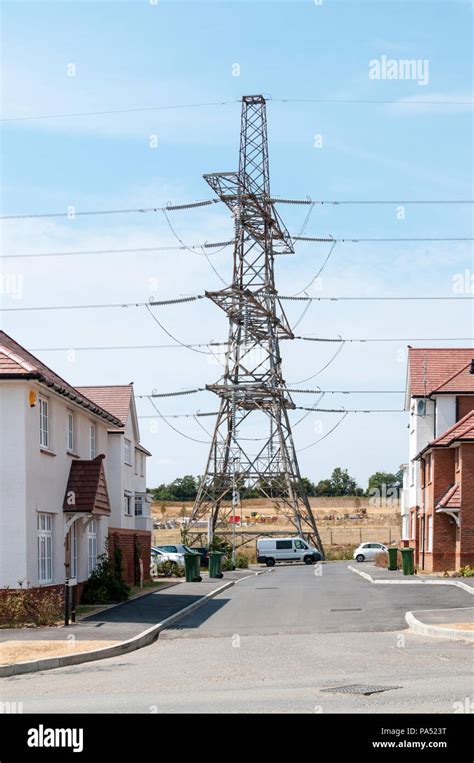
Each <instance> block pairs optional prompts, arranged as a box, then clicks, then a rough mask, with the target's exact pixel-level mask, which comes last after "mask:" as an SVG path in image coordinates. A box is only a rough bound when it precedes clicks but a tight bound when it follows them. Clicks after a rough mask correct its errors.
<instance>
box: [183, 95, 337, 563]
mask: <svg viewBox="0 0 474 763" xmlns="http://www.w3.org/2000/svg"><path fill="white" fill-rule="evenodd" d="M204 178H205V180H206V181H207V182H208V183H209V185H210V186H211V188H212V189H213V190H214V191H215V193H216V194H217V196H218V197H219V198H220V199H221V200H222V201H223V202H224V203H225V204H226V205H227V206H228V207H229V209H230V211H231V212H232V215H233V217H234V224H235V243H234V266H233V278H232V284H231V285H230V286H228V287H226V288H224V289H221V290H220V291H209V292H206V296H207V297H208V298H209V299H210V300H212V301H213V302H215V304H216V305H218V307H220V308H221V309H222V310H224V312H225V313H226V314H227V315H228V317H229V339H228V345H227V351H226V354H225V364H224V373H223V375H222V377H221V378H220V379H219V381H218V382H217V383H215V384H208V385H206V389H209V390H211V391H212V392H214V393H215V394H216V395H217V396H218V397H219V398H220V406H219V413H218V416H217V421H216V425H215V429H214V433H213V436H212V442H211V447H210V451H209V457H208V460H207V465H206V469H205V472H204V475H203V477H202V480H201V483H200V487H199V491H198V495H197V498H196V501H195V504H194V508H193V512H192V515H191V519H190V523H189V526H188V537H189V538H190V539H197V538H199V537H202V535H201V533H199V532H198V526H197V525H196V522H198V521H199V520H201V521H202V520H203V519H209V520H210V527H211V532H212V533H213V532H217V533H218V534H220V532H222V531H228V529H229V523H228V520H229V518H230V516H231V514H232V513H234V514H235V507H236V494H237V493H238V491H241V490H243V489H244V488H250V489H254V490H255V489H257V490H258V492H259V494H260V495H261V496H262V497H266V498H267V499H269V501H270V502H271V503H272V505H273V506H274V508H275V511H276V512H277V513H279V514H283V515H284V516H285V517H286V518H287V519H288V520H289V521H290V522H291V523H292V524H293V525H294V527H295V528H296V531H297V532H298V534H299V535H302V536H304V537H305V538H306V539H307V540H308V541H310V542H311V543H312V544H313V545H315V546H316V547H318V548H319V549H320V551H321V553H322V554H324V552H323V547H322V544H321V539H320V537H319V533H318V529H317V527H316V522H315V519H314V516H313V513H312V511H311V507H310V505H309V501H308V497H307V495H306V492H305V489H304V485H303V483H302V480H301V475H300V471H299V467H298V461H297V457H296V451H295V446H294V443H293V436H292V433H291V425H290V420H289V417H288V410H290V409H293V408H295V404H294V403H293V401H292V399H291V396H290V394H289V392H288V390H287V388H286V385H285V381H284V379H283V376H282V359H281V355H280V347H279V344H280V340H281V339H293V338H294V335H293V332H292V330H291V328H290V325H289V323H288V320H287V318H286V316H285V313H284V310H283V308H282V306H281V304H280V300H279V299H278V292H277V290H276V288H275V276H274V258H275V256H277V255H284V254H292V253H293V251H294V250H293V246H292V241H291V237H290V234H289V233H288V231H287V230H286V228H285V226H284V224H283V222H282V221H281V219H280V217H279V215H278V213H277V212H276V210H275V209H274V206H273V204H272V202H271V200H270V199H271V197H270V181H269V165H268V142H267V120H266V104H265V99H264V98H263V96H261V95H255V96H244V97H243V98H242V118H241V131H240V157H239V171H238V172H219V173H214V174H210V175H204ZM262 418H263V419H264V421H263V424H264V431H265V436H264V437H255V434H256V430H255V428H254V427H255V425H256V424H257V419H259V422H258V423H259V424H260V425H261V424H262ZM230 499H232V501H231V500H230ZM201 521H200V524H201ZM201 526H202V524H201Z"/></svg>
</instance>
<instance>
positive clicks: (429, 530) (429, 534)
mask: <svg viewBox="0 0 474 763" xmlns="http://www.w3.org/2000/svg"><path fill="white" fill-rule="evenodd" d="M426 519H427V522H426V551H427V553H428V554H432V553H433V515H432V514H428V516H427V517H426Z"/></svg>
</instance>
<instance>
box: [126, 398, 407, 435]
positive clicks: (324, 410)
mask: <svg viewBox="0 0 474 763" xmlns="http://www.w3.org/2000/svg"><path fill="white" fill-rule="evenodd" d="M145 397H146V396H145ZM148 399H149V400H150V403H151V404H152V405H153V407H154V408H155V410H156V412H157V414H158V416H159V417H160V418H161V419H191V418H195V417H197V418H198V417H205V416H217V414H218V413H219V411H205V412H202V411H198V412H197V413H162V412H161V411H159V410H158V408H156V406H155V405H154V403H153V400H152V398H151V396H148ZM293 410H297V411H314V412H315V413H406V411H405V410H404V409H403V408H366V409H364V408H352V409H351V408H304V407H302V406H299V405H297V406H296V407H295V408H294V409H293ZM138 418H139V419H156V416H154V415H153V414H151V415H150V414H148V415H145V414H142V415H140V416H138ZM171 428H172V429H173V427H171ZM175 431H177V430H175ZM178 434H181V435H183V436H184V437H186V436H187V435H184V434H183V432H178ZM189 439H191V440H193V439H194V438H193V437H190V438H189ZM250 439H252V440H258V439H259V438H258V437H252V438H250ZM196 442H202V441H201V440H196Z"/></svg>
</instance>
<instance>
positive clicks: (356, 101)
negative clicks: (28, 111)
mask: <svg viewBox="0 0 474 763" xmlns="http://www.w3.org/2000/svg"><path fill="white" fill-rule="evenodd" d="M268 102H269V103H270V104H271V103H272V102H273V103H320V104H323V103H327V104H346V105H350V104H360V105H368V106H370V105H373V106H378V105H384V104H393V105H396V106H404V107H409V106H447V107H449V106H473V105H474V102H473V101H466V100H455V101H454V100H451V101H437V100H429V101H426V100H410V101H400V100H387V99H385V100H380V99H379V100H376V99H367V98H364V99H361V98H268ZM236 103H238V101H237V100H236V99H228V100H224V101H210V102H207V103H181V104H171V105H166V106H132V107H127V108H122V109H102V110H100V111H75V112H67V113H56V114H36V115H32V116H13V117H3V118H2V119H0V122H33V121H39V120H43V119H67V118H68V117H96V116H108V115H109V114H134V113H139V112H147V111H173V110H175V109H198V108H205V107H209V106H230V105H234V104H236Z"/></svg>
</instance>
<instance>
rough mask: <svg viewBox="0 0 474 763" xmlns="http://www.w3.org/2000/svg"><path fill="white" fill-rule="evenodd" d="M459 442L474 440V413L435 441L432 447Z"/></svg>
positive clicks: (470, 412)
mask: <svg viewBox="0 0 474 763" xmlns="http://www.w3.org/2000/svg"><path fill="white" fill-rule="evenodd" d="M459 440H461V441H462V440H474V411H469V413H466V415H465V416H463V418H462V419H459V421H456V423H455V424H453V426H452V427H449V429H447V430H446V432H443V434H442V435H440V436H439V437H437V438H436V440H433V441H432V442H431V443H430V446H431V445H451V443H453V442H458V441H459Z"/></svg>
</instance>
